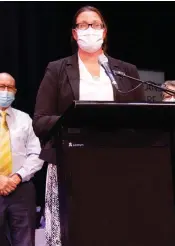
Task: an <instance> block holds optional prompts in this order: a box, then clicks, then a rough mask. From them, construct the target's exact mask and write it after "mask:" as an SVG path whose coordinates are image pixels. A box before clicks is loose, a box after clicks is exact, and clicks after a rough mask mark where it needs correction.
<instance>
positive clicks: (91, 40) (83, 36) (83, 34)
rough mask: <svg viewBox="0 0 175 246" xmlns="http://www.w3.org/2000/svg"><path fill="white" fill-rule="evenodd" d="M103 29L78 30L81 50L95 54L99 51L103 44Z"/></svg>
mask: <svg viewBox="0 0 175 246" xmlns="http://www.w3.org/2000/svg"><path fill="white" fill-rule="evenodd" d="M103 31H104V30H103V29H100V30H95V29H93V28H92V27H89V28H88V29H86V30H76V32H77V36H78V39H77V43H78V46H79V47H80V49H82V50H84V51H86V52H88V53H94V52H96V51H97V50H99V49H100V48H101V46H102V44H103Z"/></svg>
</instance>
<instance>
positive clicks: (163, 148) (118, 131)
mask: <svg viewBox="0 0 175 246" xmlns="http://www.w3.org/2000/svg"><path fill="white" fill-rule="evenodd" d="M56 127H57V131H58V132H59V134H58V135H57V161H58V176H59V177H60V187H61V193H60V203H61V213H63V214H64V216H63V220H61V223H62V232H63V245H64V246H174V245H175V227H174V226H175V223H174V222H175V217H174V196H173V184H172V183H173V182H172V171H173V159H174V157H173V156H174V155H173V154H174V152H175V150H173V148H174V147H173V146H174V138H173V130H174V127H175V104H169V103H164V104H163V103H154V104H149V103H143V104H137V103H127V104H122V103H120V104H117V103H112V102H84V101H75V102H74V103H73V104H72V105H71V106H70V108H69V109H68V110H67V111H66V112H65V113H64V115H62V116H61V117H60V119H59V121H58V123H57V126H56ZM62 211H63V212H62Z"/></svg>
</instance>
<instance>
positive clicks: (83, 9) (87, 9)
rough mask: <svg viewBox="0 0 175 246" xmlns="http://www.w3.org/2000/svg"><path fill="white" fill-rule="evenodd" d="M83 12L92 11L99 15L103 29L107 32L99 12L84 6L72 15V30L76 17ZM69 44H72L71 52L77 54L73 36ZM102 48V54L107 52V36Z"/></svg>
mask: <svg viewBox="0 0 175 246" xmlns="http://www.w3.org/2000/svg"><path fill="white" fill-rule="evenodd" d="M85 11H92V12H95V13H97V14H98V15H99V17H100V19H101V21H102V23H103V25H104V28H105V29H106V30H107V24H106V22H105V20H104V18H103V16H102V14H101V12H100V10H98V9H97V8H95V7H92V6H84V7H82V8H80V9H79V10H78V11H77V12H76V14H75V15H74V18H73V22H72V29H74V28H75V27H76V21H77V17H78V16H79V15H80V14H81V13H83V12H85ZM71 43H72V51H73V52H77V49H78V46H77V42H76V41H75V40H74V38H73V36H71ZM102 48H103V50H104V52H106V50H107V36H106V37H105V39H104V42H103V45H102Z"/></svg>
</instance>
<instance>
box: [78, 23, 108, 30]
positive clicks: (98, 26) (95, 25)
mask: <svg viewBox="0 0 175 246" xmlns="http://www.w3.org/2000/svg"><path fill="white" fill-rule="evenodd" d="M89 26H91V27H92V28H93V29H95V30H100V29H103V28H104V25H103V24H102V23H92V24H88V23H86V22H83V23H78V24H76V28H77V29H80V30H86V29H88V28H89Z"/></svg>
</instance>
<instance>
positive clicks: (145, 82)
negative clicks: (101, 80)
mask: <svg viewBox="0 0 175 246" xmlns="http://www.w3.org/2000/svg"><path fill="white" fill-rule="evenodd" d="M113 72H114V74H115V75H118V76H120V77H125V78H128V79H131V80H134V81H137V82H139V83H140V84H147V85H151V86H152V87H154V88H157V89H160V90H161V91H164V92H166V93H167V94H169V95H171V96H172V94H175V91H173V90H170V89H166V88H162V87H161V86H159V85H156V83H155V82H153V81H143V80H141V79H137V78H134V77H131V76H129V75H126V74H125V73H124V72H121V71H116V70H115V71H113Z"/></svg>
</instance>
